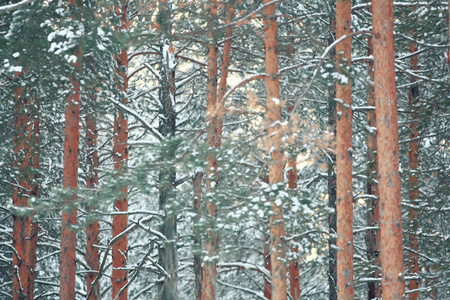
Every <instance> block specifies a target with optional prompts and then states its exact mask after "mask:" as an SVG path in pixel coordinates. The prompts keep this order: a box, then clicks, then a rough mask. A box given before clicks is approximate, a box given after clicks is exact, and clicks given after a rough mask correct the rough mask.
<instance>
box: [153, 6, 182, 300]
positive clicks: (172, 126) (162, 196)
mask: <svg viewBox="0 0 450 300" xmlns="http://www.w3.org/2000/svg"><path fill="white" fill-rule="evenodd" d="M158 5H159V6H158V7H159V15H160V18H159V20H160V33H161V52H162V56H161V62H160V82H159V85H160V87H159V101H160V103H161V106H160V108H159V115H160V118H159V132H160V133H161V135H162V136H164V137H165V140H164V142H166V143H167V144H166V147H167V148H166V149H163V151H162V153H161V162H162V164H163V165H164V166H163V167H162V168H161V171H160V173H159V206H160V209H161V210H163V211H164V212H165V216H164V219H163V221H162V223H161V225H160V227H159V230H160V232H161V233H162V234H164V236H165V237H166V239H167V240H166V241H164V242H163V243H162V244H161V245H160V246H159V249H158V251H159V264H160V265H161V266H162V267H163V268H164V270H165V271H166V272H167V273H168V274H169V275H170V277H166V276H164V277H163V280H161V281H160V282H159V283H158V289H159V291H158V299H161V300H166V299H167V300H174V299H177V298H178V290H177V288H178V287H177V286H178V275H177V265H178V254H177V213H176V210H174V209H173V206H172V205H173V204H174V201H175V197H176V195H175V177H176V173H175V168H174V167H173V166H172V162H165V163H163V162H164V161H166V160H167V161H172V160H173V159H174V158H175V151H176V145H174V144H173V142H172V141H171V139H172V138H173V137H175V130H176V116H177V115H176V112H175V103H176V99H175V67H176V64H175V52H174V48H173V46H172V44H171V42H170V32H171V13H172V12H171V4H170V2H167V1H161V2H160V3H159V4H158Z"/></svg>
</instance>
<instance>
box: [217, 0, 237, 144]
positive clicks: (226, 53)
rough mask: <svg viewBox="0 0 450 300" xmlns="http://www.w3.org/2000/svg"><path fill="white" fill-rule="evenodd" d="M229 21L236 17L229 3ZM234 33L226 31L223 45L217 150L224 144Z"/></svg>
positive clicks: (230, 30) (218, 104) (229, 29)
mask: <svg viewBox="0 0 450 300" xmlns="http://www.w3.org/2000/svg"><path fill="white" fill-rule="evenodd" d="M227 10H228V14H227V20H226V22H225V23H226V24H230V22H231V19H232V18H233V16H234V7H233V6H232V4H230V3H228V5H227ZM232 33H233V27H228V28H227V29H226V34H225V39H226V41H225V43H224V44H223V52H222V60H223V63H222V72H221V74H220V81H219V96H218V97H217V99H218V103H217V107H216V110H217V113H216V119H217V121H216V143H215V146H216V148H220V146H221V144H222V129H223V116H224V113H225V102H224V99H223V96H224V95H225V93H226V91H227V79H228V67H229V66H230V56H231V43H232V39H231V36H232Z"/></svg>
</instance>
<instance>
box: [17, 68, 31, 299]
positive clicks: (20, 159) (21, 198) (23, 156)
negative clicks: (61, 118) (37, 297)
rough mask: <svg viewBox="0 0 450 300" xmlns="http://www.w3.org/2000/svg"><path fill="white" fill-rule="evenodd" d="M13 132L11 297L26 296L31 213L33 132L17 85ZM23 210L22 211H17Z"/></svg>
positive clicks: (25, 101) (27, 100) (28, 101)
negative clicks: (13, 174)
mask: <svg viewBox="0 0 450 300" xmlns="http://www.w3.org/2000/svg"><path fill="white" fill-rule="evenodd" d="M23 76H24V73H21V72H16V74H15V78H16V79H17V80H18V81H21V79H22V78H23ZM14 104H15V107H14V133H13V153H14V161H13V165H12V169H13V172H15V173H16V175H15V181H16V182H17V184H16V185H14V186H13V205H14V207H15V208H16V209H17V212H16V213H15V214H14V215H13V243H12V246H13V248H14V250H15V251H13V286H12V289H13V290H12V296H13V297H12V298H13V299H29V296H30V295H29V291H28V280H29V274H28V271H29V268H28V264H29V260H30V257H29V254H30V253H28V252H27V248H29V243H30V235H31V216H30V214H28V213H26V212H25V211H24V210H25V209H26V207H28V206H29V203H28V199H29V197H30V196H31V193H30V190H31V184H32V183H31V182H32V151H33V147H32V131H33V122H32V118H31V115H30V110H31V106H32V103H31V99H30V98H29V97H25V92H24V88H23V87H22V86H21V85H20V82H19V84H18V87H17V89H16V92H15V93H14ZM20 210H22V211H20Z"/></svg>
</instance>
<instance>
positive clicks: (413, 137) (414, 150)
mask: <svg viewBox="0 0 450 300" xmlns="http://www.w3.org/2000/svg"><path fill="white" fill-rule="evenodd" d="M413 10H416V7H413ZM416 51H417V45H416V43H414V42H411V45H410V52H411V53H414V52H416ZM410 63H411V69H412V70H413V71H418V70H419V55H418V54H416V55H413V56H412V57H411V61H410ZM410 81H411V83H414V82H416V81H417V79H416V78H415V77H413V76H411V79H410ZM418 105H419V87H418V86H417V85H414V86H412V87H411V88H410V89H409V107H410V108H409V109H410V111H411V123H410V124H409V138H410V142H409V153H408V158H409V172H410V173H409V191H408V195H409V201H410V202H411V205H412V206H416V207H411V208H410V209H409V214H408V222H409V232H410V234H409V247H410V248H411V249H412V250H413V251H409V257H408V269H409V273H410V275H412V276H417V275H419V255H417V253H418V251H419V243H418V240H417V229H418V225H419V223H418V217H419V214H418V211H417V199H418V197H419V175H418V172H417V171H418V168H419V140H418V139H417V137H418V136H419V131H418V130H417V126H418V121H419V107H418ZM408 288H409V290H417V289H418V288H419V280H418V279H411V280H409V283H408ZM418 298H419V292H418V291H416V292H412V293H410V294H409V299H410V300H416V299H418Z"/></svg>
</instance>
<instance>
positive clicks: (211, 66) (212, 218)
mask: <svg viewBox="0 0 450 300" xmlns="http://www.w3.org/2000/svg"><path fill="white" fill-rule="evenodd" d="M208 10H209V17H210V18H211V19H210V20H209V29H210V30H211V29H212V28H213V22H214V19H215V18H216V17H217V1H212V3H211V4H210V6H209V9H208ZM208 37H209V39H210V40H211V44H210V45H209V46H208V50H209V52H208V83H207V96H206V97H207V101H208V103H207V108H206V122H207V124H206V127H207V128H206V130H207V140H208V146H209V147H210V148H211V149H213V147H215V145H217V132H218V131H217V107H218V105H217V44H216V42H215V38H214V36H213V33H212V32H210V33H209V34H208ZM219 145H220V143H219ZM217 178H218V172H217V160H216V154H215V153H214V150H212V151H209V153H208V169H207V171H206V189H207V193H208V194H214V192H213V191H214V190H215V189H216V185H217V183H218V180H217ZM216 218H217V206H216V204H215V201H214V199H212V198H211V196H209V197H207V198H206V226H207V227H206V228H207V229H206V241H205V250H206V252H207V259H205V260H204V264H203V284H202V299H203V300H213V299H215V297H216V286H217V259H216V258H215V257H216V253H217V233H216Z"/></svg>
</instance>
